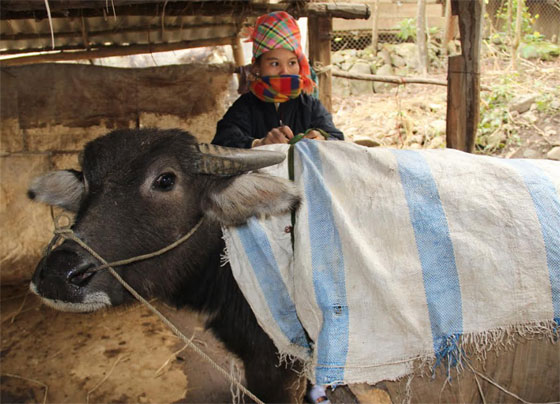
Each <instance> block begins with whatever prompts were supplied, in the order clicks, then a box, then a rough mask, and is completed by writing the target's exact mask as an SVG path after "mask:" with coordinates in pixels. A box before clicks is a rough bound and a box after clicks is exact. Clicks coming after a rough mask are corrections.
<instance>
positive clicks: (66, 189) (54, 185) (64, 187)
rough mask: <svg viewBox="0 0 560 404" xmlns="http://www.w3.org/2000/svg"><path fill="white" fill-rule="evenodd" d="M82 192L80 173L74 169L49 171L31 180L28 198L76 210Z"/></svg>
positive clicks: (82, 184)
mask: <svg viewBox="0 0 560 404" xmlns="http://www.w3.org/2000/svg"><path fill="white" fill-rule="evenodd" d="M83 193H84V183H83V180H82V173H81V172H79V171H76V170H60V171H51V172H49V173H47V174H44V175H42V176H40V177H37V178H35V179H34V180H33V181H31V185H30V186H29V189H28V190H27V196H28V197H29V199H33V200H35V201H38V202H43V203H46V204H48V205H54V206H60V207H61V208H64V209H66V210H69V211H71V212H77V211H78V208H79V207H80V201H81V200H82V195H83Z"/></svg>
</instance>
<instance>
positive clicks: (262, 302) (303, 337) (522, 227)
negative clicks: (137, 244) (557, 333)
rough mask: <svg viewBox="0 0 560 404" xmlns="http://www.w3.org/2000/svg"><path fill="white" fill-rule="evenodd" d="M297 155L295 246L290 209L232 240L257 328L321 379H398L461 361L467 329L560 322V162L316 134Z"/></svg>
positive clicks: (538, 327) (230, 235)
mask: <svg viewBox="0 0 560 404" xmlns="http://www.w3.org/2000/svg"><path fill="white" fill-rule="evenodd" d="M268 148H270V149H274V150H282V151H287V146H285V145H274V146H268ZM294 154H295V168H296V172H295V184H296V185H297V186H298V187H299V188H300V190H301V193H302V195H303V196H304V200H303V202H302V205H301V207H300V209H299V211H298V213H297V219H296V232H295V244H294V250H292V245H291V240H290V237H289V236H288V235H286V234H285V232H284V231H283V230H284V227H285V225H286V224H289V222H290V218H289V215H287V217H285V218H279V219H278V218H269V219H258V220H257V219H254V220H250V221H249V223H248V225H247V226H242V227H238V228H235V229H226V230H225V233H224V236H225V239H226V244H227V245H228V250H229V258H230V262H231V265H232V269H233V272H234V276H235V277H236V280H237V282H238V283H239V285H240V287H241V289H242V291H243V293H244V295H245V296H246V297H247V300H248V301H249V303H250V304H251V307H252V308H253V311H254V312H255V314H256V316H257V319H258V320H259V324H261V326H263V328H264V329H265V330H266V331H267V332H268V334H269V335H270V336H271V338H272V339H273V340H274V342H275V344H276V346H277V347H278V348H279V350H280V351H281V352H284V353H290V354H294V355H296V356H299V357H301V358H303V359H304V360H306V361H311V362H312V365H313V366H312V369H313V370H312V372H311V373H310V374H309V375H308V376H309V377H310V378H314V380H315V381H316V382H317V383H321V384H340V383H360V382H368V383H376V382H378V381H381V380H395V379H397V378H399V377H402V376H404V375H406V374H407V373H410V372H411V371H412V370H413V364H414V361H415V360H417V359H419V358H434V359H436V362H439V360H440V359H454V358H456V356H455V355H457V353H458V352H460V344H461V336H463V335H469V336H470V335H472V336H476V335H478V334H484V335H486V336H491V335H493V331H496V330H508V332H510V333H514V332H515V330H518V329H520V327H522V328H526V327H531V326H532V325H535V328H534V331H535V332H542V330H543V328H542V324H543V323H545V324H553V322H554V320H556V321H557V322H558V323H560V196H559V194H560V163H558V162H552V161H538V162H536V161H517V160H514V161H512V160H503V159H497V158H491V157H486V156H476V155H470V154H465V153H461V152H457V151H453V150H431V151H404V150H390V149H381V148H375V149H367V148H364V147H360V146H356V145H353V144H349V143H345V142H316V141H307V140H303V141H301V142H299V143H298V144H296V146H295V153H294ZM265 171H268V172H269V173H271V174H273V175H283V176H287V169H286V163H283V164H282V165H280V166H279V167H276V168H274V167H271V168H269V169H266V170H265ZM284 173H286V175H284ZM307 342H309V345H307ZM309 350H312V353H311V355H310V354H309Z"/></svg>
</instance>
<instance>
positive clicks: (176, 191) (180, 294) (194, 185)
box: [29, 129, 298, 311]
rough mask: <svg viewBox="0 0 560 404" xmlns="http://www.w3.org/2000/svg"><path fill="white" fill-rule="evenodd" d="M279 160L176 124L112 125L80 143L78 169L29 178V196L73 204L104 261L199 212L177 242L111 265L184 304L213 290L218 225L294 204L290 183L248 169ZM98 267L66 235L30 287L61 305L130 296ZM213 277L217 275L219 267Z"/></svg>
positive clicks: (179, 230) (159, 239) (80, 306)
mask: <svg viewBox="0 0 560 404" xmlns="http://www.w3.org/2000/svg"><path fill="white" fill-rule="evenodd" d="M283 159H284V154H282V153H277V152H271V151H262V150H261V151H258V150H244V149H241V150H238V149H228V148H220V147H215V146H211V145H199V144H197V143H196V141H195V138H194V137H193V136H191V135H190V134H188V133H186V132H183V131H180V130H156V129H141V130H119V131H114V132H111V133H109V134H108V135H106V136H103V137H101V138H98V139H96V140H94V141H92V142H90V143H89V144H87V145H86V147H85V149H84V152H83V154H82V158H81V164H82V171H81V172H78V171H54V172H51V173H47V174H45V175H43V176H41V177H39V178H36V179H35V180H34V181H33V182H32V184H31V186H30V189H29V196H30V198H32V199H34V200H36V201H40V202H44V203H47V204H51V205H57V206H60V207H63V208H65V209H67V210H70V211H73V212H75V214H76V216H75V221H74V224H73V226H72V230H73V232H74V233H75V235H76V236H77V237H78V238H80V239H81V240H83V241H84V242H85V243H86V244H87V245H89V246H90V247H91V248H92V249H93V250H94V251H96V252H97V253H98V254H100V255H101V256H102V257H103V258H104V259H105V260H107V261H108V262H112V261H116V260H121V259H125V258H130V257H135V256H138V255H141V254H146V253H150V252H153V251H156V250H159V249H161V248H163V247H165V246H166V245H169V244H170V243H172V242H174V241H176V240H177V239H179V238H180V237H181V236H183V235H184V234H186V233H187V232H188V231H189V230H190V229H192V228H193V226H195V224H196V223H197V222H198V221H199V220H200V219H201V218H204V221H203V224H202V226H201V227H200V228H199V229H198V230H197V231H196V232H195V233H194V235H193V236H192V237H191V238H190V239H189V240H188V242H186V243H184V244H182V245H181V246H179V247H177V248H176V249H174V250H172V251H170V252H168V253H166V254H165V255H162V256H158V257H155V258H152V259H149V260H146V261H140V262H136V263H133V264H130V265H126V266H123V267H118V268H117V272H118V273H119V274H120V275H121V276H122V277H123V278H124V279H125V280H126V281H127V282H128V283H129V284H130V285H131V286H132V287H134V288H135V289H136V290H138V291H139V292H140V293H141V294H142V295H144V297H158V298H161V299H163V300H164V301H167V302H170V303H175V304H176V303H177V300H178V299H179V300H181V301H182V302H183V303H184V302H187V303H188V301H189V299H192V300H196V299H197V294H200V293H202V292H201V290H202V289H205V290H206V291H207V290H208V288H212V283H213V280H212V279H209V277H208V276H207V273H208V272H209V271H210V267H213V266H216V267H219V265H217V264H219V259H220V253H221V252H222V249H223V241H222V239H221V229H220V226H222V225H236V224H241V223H243V222H245V221H246V220H247V219H248V218H249V217H251V216H254V215H275V214H280V213H284V212H286V211H289V210H290V209H293V208H294V206H295V205H296V204H297V202H298V196H297V193H296V191H295V189H294V187H293V186H292V185H291V183H290V182H289V181H287V180H283V179H280V178H277V177H271V176H268V175H264V174H259V173H255V172H252V171H254V170H257V169H259V168H262V167H266V166H269V165H273V164H277V163H279V162H280V161H282V160H283ZM99 265H100V262H98V261H97V260H96V259H95V258H94V257H93V256H92V255H90V254H89V253H88V252H86V251H85V250H84V249H82V248H81V247H80V246H79V245H77V244H76V242H74V241H71V240H66V241H64V242H63V243H62V244H60V245H59V246H57V247H56V248H54V249H53V250H52V251H50V252H49V253H48V254H47V255H46V256H45V257H44V258H43V259H42V260H41V262H40V263H39V265H38V267H37V269H36V271H35V274H34V275H33V279H32V283H31V290H32V291H33V292H34V293H36V294H38V295H39V296H40V297H41V298H42V299H43V301H44V302H45V303H46V304H48V305H50V306H53V307H55V308H57V309H60V310H66V311H93V310H97V309H99V308H102V307H107V306H114V305H118V304H121V303H124V302H127V301H128V300H130V299H131V296H130V295H129V294H128V292H126V291H125V289H124V288H123V287H122V286H120V284H119V283H117V282H116V281H115V279H113V278H112V276H111V274H110V273H108V272H107V271H103V270H101V271H92V269H94V268H95V267H97V266H99ZM212 276H214V277H215V276H220V274H219V271H218V272H216V273H215V274H213V275H212ZM189 285H190V286H189ZM194 285H196V286H194Z"/></svg>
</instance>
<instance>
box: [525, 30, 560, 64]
mask: <svg viewBox="0 0 560 404" xmlns="http://www.w3.org/2000/svg"><path fill="white" fill-rule="evenodd" d="M535 34H536V35H525V39H524V41H523V43H522V44H521V45H520V46H519V55H520V56H521V57H522V58H524V59H541V60H551V59H553V58H555V57H558V56H559V55H560V46H558V45H556V44H553V43H551V42H547V41H545V40H544V37H543V35H540V34H539V33H538V32H536V33H535Z"/></svg>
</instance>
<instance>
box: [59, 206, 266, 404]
mask: <svg viewBox="0 0 560 404" xmlns="http://www.w3.org/2000/svg"><path fill="white" fill-rule="evenodd" d="M203 220H204V217H202V218H200V220H199V221H198V223H197V224H196V225H195V226H194V227H193V228H192V229H191V230H190V231H189V232H188V233H187V234H185V235H184V236H183V237H181V238H180V239H179V240H177V241H175V242H174V243H172V244H170V245H168V246H167V247H164V248H162V249H161V250H158V251H155V252H153V253H150V254H144V255H139V256H136V257H132V258H129V259H126V260H121V261H115V262H111V263H108V262H107V261H105V260H104V259H103V257H101V256H100V255H99V254H97V253H96V252H95V251H94V250H93V249H92V248H91V247H90V246H88V245H87V244H86V243H85V242H84V241H82V240H81V239H80V238H78V236H76V234H75V233H74V231H72V229H71V228H70V227H61V228H56V229H55V231H54V233H55V239H54V240H56V239H57V238H58V237H63V238H65V239H69V240H72V241H74V242H75V243H77V244H78V245H79V246H80V247H82V248H83V249H84V250H86V251H87V252H88V253H90V254H91V255H92V256H93V257H95V258H96V259H97V260H99V261H100V262H101V263H102V264H103V265H101V266H99V267H96V268H95V269H94V271H99V270H101V269H107V270H108V271H109V273H110V274H111V275H113V277H115V279H116V280H117V281H118V282H119V283H120V284H121V285H122V286H123V287H124V288H125V289H126V290H128V291H129V292H130V294H132V296H134V298H135V299H136V300H138V301H139V302H141V303H142V304H143V305H144V306H146V307H147V308H148V309H149V310H150V311H151V312H152V313H154V314H155V315H156V316H157V317H158V318H159V319H160V320H161V321H163V323H164V324H165V325H167V326H168V327H169V328H170V329H171V331H173V333H174V334H175V335H176V336H177V337H179V339H181V340H182V341H183V342H184V343H185V344H187V346H189V347H190V348H191V349H192V350H193V351H195V352H196V353H197V354H199V355H200V356H201V357H202V358H203V359H204V360H206V361H207V362H208V363H210V365H212V367H213V368H214V369H216V370H217V371H218V372H219V373H221V374H222V375H223V376H224V377H225V378H226V380H228V381H229V382H230V383H232V384H234V385H235V386H236V387H237V388H238V389H239V390H241V391H242V392H243V394H245V395H247V396H248V397H249V398H251V399H252V400H253V401H255V402H256V403H258V404H264V403H263V402H262V401H261V400H259V399H258V398H257V397H256V396H255V395H254V394H253V393H251V392H250V391H249V390H248V389H247V388H246V387H245V386H243V385H242V384H241V383H240V382H239V381H238V380H237V379H236V378H234V377H233V376H232V375H230V374H229V373H228V372H226V371H225V370H224V369H223V368H222V367H220V365H218V364H217V363H216V362H215V361H214V360H213V359H212V358H211V357H210V356H208V355H207V354H206V353H205V352H204V351H202V350H201V349H200V348H199V347H197V346H196V345H195V344H194V343H193V342H192V341H191V339H189V338H187V337H186V336H185V335H184V334H183V333H182V332H181V330H179V329H178V328H177V327H176V326H175V324H173V323H172V322H171V321H170V320H168V319H167V317H165V316H164V315H163V314H162V313H161V312H160V311H159V310H158V309H156V308H155V307H154V306H153V305H152V304H151V303H149V302H148V301H147V300H146V299H144V298H143V297H142V296H141V295H140V294H139V293H138V292H137V291H136V290H134V288H133V287H132V286H130V285H129V284H128V283H127V282H126V281H125V280H124V279H123V278H122V277H121V276H120V275H119V274H118V273H117V272H116V271H115V269H114V268H113V266H122V265H127V264H130V263H132V262H136V261H142V260H146V259H149V258H152V257H155V256H158V255H161V254H164V253H166V252H167V251H169V250H172V249H173V248H175V247H177V246H178V245H180V244H181V243H183V242H185V241H186V240H188V239H189V238H190V237H191V236H192V235H193V234H194V232H195V231H196V230H197V229H198V228H199V227H200V225H201V224H202V222H203ZM51 244H53V245H54V242H51ZM49 245H50V244H49Z"/></svg>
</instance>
